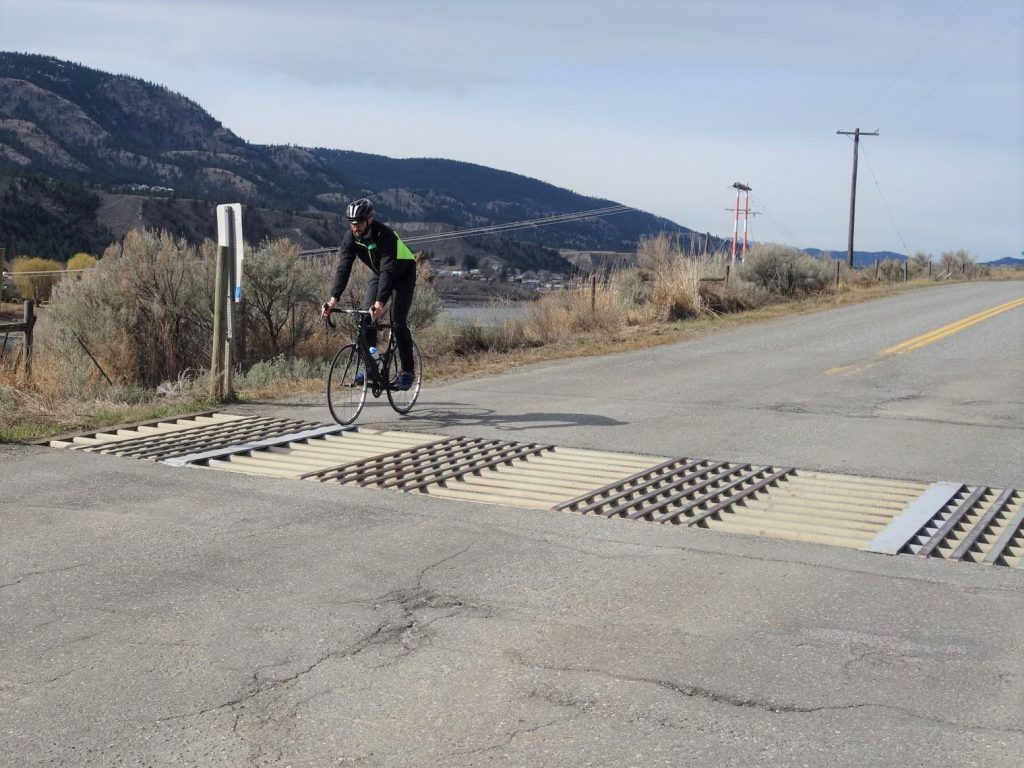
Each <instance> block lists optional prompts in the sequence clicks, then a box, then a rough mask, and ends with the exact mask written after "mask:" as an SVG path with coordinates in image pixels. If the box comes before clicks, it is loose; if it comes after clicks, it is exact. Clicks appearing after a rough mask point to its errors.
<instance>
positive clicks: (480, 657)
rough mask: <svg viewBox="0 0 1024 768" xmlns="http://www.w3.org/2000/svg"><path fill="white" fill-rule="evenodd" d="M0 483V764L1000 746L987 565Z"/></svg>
mask: <svg viewBox="0 0 1024 768" xmlns="http://www.w3.org/2000/svg"><path fill="white" fill-rule="evenodd" d="M5 466H9V467H11V468H12V470H13V471H12V472H10V473H9V474H8V475H7V476H6V478H5V479H4V481H3V493H4V499H5V503H6V506H5V507H4V537H3V540H2V544H0V554H2V557H0V584H2V585H3V586H2V588H0V645H2V647H3V649H4V653H3V655H2V661H0V722H2V727H0V746H2V747H3V749H2V750H0V765H3V766H11V767H12V768H14V766H18V767H19V768H20V767H21V766H35V765H40V766H42V765H47V766H50V765H52V766H57V765H81V766H107V765H149V766H171V765H174V766H263V765H271V766H272V765H280V766H287V765H290V766H321V765H359V766H437V765H446V766H475V765H492V764H493V765H523V766H533V765H559V766H588V765H589V766H628V765H644V766H651V765H665V766H668V765H673V766H678V765H702V766H707V765H715V766H720V765H721V766H769V765H771V766H779V765H826V764H827V765H830V766H851V767H852V766H858V768H859V767H860V766H863V765H873V766H879V765H882V766H884V765H894V766H895V765H901V766H905V765H925V764H927V763H932V764H934V763H935V762H936V761H940V760H941V761H944V762H945V764H955V765H971V764H975V763H977V764H979V765H980V764H984V765H986V766H990V767H991V766H1006V767H1007V768H1009V767H1010V766H1016V765H1017V764H1018V760H1019V755H1020V754H1021V753H1022V752H1024V723H1022V714H1021V713H1022V707H1021V702H1022V700H1024V662H1022V659H1024V655H1022V654H1021V650H1022V649H1021V644H1022V643H1021V638H1022V636H1024V634H1022V631H1021V630H1022V627H1024V619H1022V616H1024V614H1022V612H1021V610H1020V608H1021V598H1022V594H1024V589H1022V583H1021V576H1020V573H1019V572H1016V571H1013V570H1011V569H1007V568H984V567H980V566H971V565H966V564H956V563H948V562H941V561H918V560H916V559H914V558H888V557H881V556H877V555H871V554H867V553H861V552H855V551H851V550H842V549H836V548H829V547H816V546H807V545H801V544H796V543H792V542H778V541H768V540H759V539H751V538H747V537H735V536H726V535H720V534H715V533H714V532H710V531H701V530H689V529H687V530H681V529H678V528H669V527H664V526H651V525H642V524H634V523H630V522H628V521H605V520H596V519H594V518H584V517H579V516H575V515H568V514H557V513H544V512H536V511H528V510H520V509H512V508H502V507H493V506H486V505H475V504H470V503H453V502H449V501H443V500H438V499H432V498H429V497H425V496H416V495H409V494H398V493H387V492H380V491H373V490H366V489H358V488H344V489H343V488H339V487H337V486H333V485H323V484H316V483H309V482H296V481H286V480H274V479H263V478H248V477H244V476H239V475H232V474H229V473H223V472H208V471H204V470H193V469H186V470H183V469H176V468H170V467H166V466H163V465H155V464H150V463H147V462H139V461H132V460H130V459H120V458H115V457H108V456H100V455H93V454H73V453H71V452H67V451H63V452H62V451H51V452H43V453H40V452H38V451H34V450H32V449H26V450H25V453H24V456H21V457H19V455H18V454H17V453H15V456H14V460H13V462H12V463H8V464H6V465H5ZM183 472H184V473H188V482H187V483H182V473H183ZM53 477H60V478H62V481H61V483H60V485H59V486H54V485H48V484H47V483H45V482H40V481H39V479H40V478H53ZM143 486H144V487H145V488H146V489H147V494H146V498H145V499H143V498H141V497H140V495H139V494H137V493H135V492H132V491H129V492H128V493H127V494H126V496H127V497H128V503H126V504H119V503H118V501H117V495H118V489H119V488H129V489H137V488H140V487H143ZM951 755H952V756H955V758H956V759H954V760H952V762H950V760H951V758H950V756H951Z"/></svg>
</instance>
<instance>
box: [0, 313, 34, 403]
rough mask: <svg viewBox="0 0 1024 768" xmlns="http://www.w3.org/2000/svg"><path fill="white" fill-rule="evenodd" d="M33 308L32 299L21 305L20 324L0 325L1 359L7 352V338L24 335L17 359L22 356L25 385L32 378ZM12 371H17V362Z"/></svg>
mask: <svg viewBox="0 0 1024 768" xmlns="http://www.w3.org/2000/svg"><path fill="white" fill-rule="evenodd" d="M35 306H36V303H35V302H34V301H32V299H29V300H28V301H26V302H25V303H24V305H23V308H22V317H21V321H20V322H17V323H0V333H2V334H3V336H4V340H3V344H2V346H0V357H2V356H3V353H4V352H6V351H7V338H8V337H9V336H10V335H11V334H12V333H22V334H24V335H25V340H24V343H23V344H22V353H19V357H20V356H21V354H24V360H25V368H24V371H25V381H26V383H27V382H28V381H29V379H31V377H32V328H33V327H34V326H35V324H36V315H35ZM14 370H15V371H17V370H18V362H17V360H15V363H14Z"/></svg>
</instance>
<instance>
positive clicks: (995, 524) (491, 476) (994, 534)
mask: <svg viewBox="0 0 1024 768" xmlns="http://www.w3.org/2000/svg"><path fill="white" fill-rule="evenodd" d="M50 444H51V445H52V446H54V447H58V448H71V449H74V450H83V451H91V452H98V453H110V454H115V455H119V456H125V457H132V458H139V459H147V460H150V461H163V462H165V463H168V464H172V465H177V466H180V465H186V464H189V465H193V466H205V467H209V468H211V469H220V470H227V471H231V472H242V473H247V474H252V475H260V476H277V477H289V478H296V479H300V478H301V479H308V480H316V481H320V482H336V483H342V484H353V485H362V486H376V487H380V488H393V489H398V490H403V491H416V492H420V493H427V494H431V495H435V496H439V497H444V498H451V499H464V500H469V501H477V502H484V503H496V504H507V505H512V506H519V507H527V508H531V509H544V510H556V511H566V512H574V513H578V514H582V515H594V516H602V517H605V518H616V519H630V520H646V521H649V522H658V523H670V524H674V525H686V526H698V527H703V528H709V529H712V530H721V531H727V532H733V533H744V534H751V535H756V536H770V537H775V538H780V539H787V540H792V541H805V542H816V543H822V544H830V545H838V546H845V547H850V548H853V549H861V550H866V551H869V552H880V553H886V554H893V555H895V554H904V555H908V554H909V555H916V556H918V557H933V558H935V557H937V558H944V559H949V560H967V561H972V562H977V563H987V564H991V565H1001V566H1009V567H1015V568H1022V567H1024V494H1022V492H1021V491H1017V490H1013V489H1006V490H998V489H991V488H987V487H985V486H978V487H968V486H966V485H963V484H957V483H932V484H930V485H928V484H924V483H909V482H901V481H895V480H885V479H881V478H869V477H854V476H850V475H835V474H827V473H819V472H809V471H803V470H796V469H792V468H775V467H771V466H753V465H750V464H735V463H729V462H724V461H712V460H710V459H687V458H666V457H660V456H640V455H635V454H622V453H610V452H606V451H589V450H585V449H573V448H558V447H555V446H552V445H547V444H538V443H518V442H507V441H501V440H487V439H484V438H466V437H447V436H444V435H437V434H419V433H411V432H392V431H379V430H373V429H364V428H358V429H343V428H341V427H338V426H337V425H330V426H328V425H323V424H319V423H314V422H306V421H298V420H289V419H278V418H259V417H244V416H237V415H231V414H219V413H204V414H195V415H192V416H188V417H181V418H178V419H172V420H167V421H153V422H149V423H145V424H138V425H131V426H123V427H112V428H110V429H109V430H107V431H98V432H93V433H86V434H80V435H76V436H73V437H69V438H61V439H54V440H52V441H51V443H50ZM595 488H596V490H594V489H595ZM566 499H568V500H566Z"/></svg>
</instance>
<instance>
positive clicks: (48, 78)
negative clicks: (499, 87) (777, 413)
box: [0, 52, 703, 270]
mask: <svg viewBox="0 0 1024 768" xmlns="http://www.w3.org/2000/svg"><path fill="white" fill-rule="evenodd" d="M0 176H5V177H7V180H6V181H5V182H3V183H4V185H5V186H6V187H8V188H11V187H14V188H20V186H23V185H26V184H30V185H33V186H34V187H35V188H36V193H37V194H39V195H43V196H47V195H48V196H49V200H50V202H49V203H46V204H44V205H43V207H45V208H46V209H47V210H48V211H50V212H51V213H52V214H53V215H54V216H57V217H58V218H62V220H64V221H66V223H65V224H63V225H62V226H63V227H64V228H65V229H68V231H69V232H72V231H73V232H74V234H69V235H68V238H67V242H66V244H65V245H61V244H60V243H58V242H55V241H54V240H53V238H50V239H47V238H45V237H42V236H41V235H40V234H38V232H37V230H38V229H39V228H34V227H31V226H30V227H28V230H29V231H21V230H18V231H15V230H14V229H13V228H12V227H11V225H10V220H11V219H12V218H13V217H14V216H15V215H19V216H20V215H21V214H20V213H19V212H18V211H17V210H15V209H9V208H6V207H4V208H3V209H2V210H0V245H2V244H6V245H7V247H8V252H9V253H15V252H20V250H22V249H25V248H33V249H38V250H36V251H35V252H34V253H33V254H32V255H38V256H47V257H50V258H58V259H64V258H67V256H68V255H69V254H68V253H66V251H67V250H68V247H69V246H70V243H71V240H72V239H73V238H75V237H77V238H79V240H78V241H76V242H81V241H82V239H83V238H84V239H86V240H89V241H90V242H93V241H94V240H95V239H97V238H98V239H99V240H102V239H103V233H104V231H105V230H109V232H110V234H112V235H113V236H114V237H118V236H120V235H121V234H123V232H124V231H125V229H126V228H127V227H129V226H138V225H139V224H142V225H144V226H159V227H166V228H168V229H170V230H171V231H173V232H175V233H176V234H180V235H181V236H184V237H188V238H201V237H210V236H212V235H213V228H214V219H213V206H214V205H216V203H220V202H241V203H243V205H244V209H245V210H246V211H247V216H248V218H249V223H250V224H251V228H249V227H246V228H245V233H246V239H248V240H250V241H254V242H255V241H258V240H259V239H261V238H262V237H265V236H276V235H277V234H281V233H288V234H289V235H290V236H292V237H294V238H295V239H296V240H298V241H299V242H300V244H301V245H302V246H303V247H316V246H329V245H333V244H335V243H336V242H337V241H338V239H339V238H340V231H341V230H340V226H341V222H340V219H339V215H338V214H339V212H340V210H341V207H342V205H343V203H344V201H345V200H347V199H349V198H352V197H356V196H362V195H368V196H370V197H372V198H373V200H374V204H375V206H376V207H377V209H378V211H379V215H380V218H382V219H384V220H385V221H389V222H391V223H392V224H394V225H396V226H398V227H399V228H403V229H411V228H416V227H414V226H413V225H416V226H418V227H419V228H423V227H427V228H434V229H452V228H458V229H464V228H475V227H481V226H491V225H500V224H505V223H509V222H515V221H523V220H529V219H535V218H541V217H545V216H551V215H558V214H567V213H574V212H580V211H589V210H593V209H597V208H603V207H607V206H610V205H614V204H615V203H614V202H612V201H609V200H603V199H597V198H591V197H585V196H582V195H578V194H576V193H574V192H571V191H569V190H566V189H562V188H559V187H556V186H554V185H551V184H547V183H545V182H543V181H539V180H537V179H532V178H529V177H526V176H520V175H517V174H513V173H509V172H506V171H500V170H495V169H493V168H487V167H484V166H480V165H474V164H471V163H464V162H458V161H453V160H443V159H437V158H420V159H393V158H388V157H382V156H379V155H370V154H363V153H358V152H351V151H346V150H343V149H332V148H323V147H318V148H304V147H296V146H268V145H259V144H250V143H248V142H247V141H245V140H244V139H242V138H240V137H239V136H237V135H235V134H234V133H233V132H232V131H231V130H230V129H228V128H227V127H225V126H224V125H223V124H222V123H220V122H219V121H218V120H216V119H215V118H214V117H213V116H211V115H210V114H208V113H207V112H206V111H204V110H203V109H202V107H200V106H199V105H198V104H196V103H195V102H193V101H191V100H190V99H188V98H187V97H185V96H183V95H181V94H177V93H174V92H172V91H170V90H168V89H166V88H164V87H162V86H160V85H157V84H153V83H148V82H145V81H143V80H140V79H138V78H133V77H128V76H124V75H113V74H109V73H105V72H101V71H98V70H95V69H90V68H88V67H84V66H82V65H79V64H74V63H71V62H67V61H60V60H58V59H53V58H49V57H44V56H37V55H32V54H21V53H10V52H0ZM48 179H52V180H56V181H59V182H61V183H62V184H63V185H64V186H63V187H62V189H65V190H72V189H77V190H78V191H77V192H75V193H71V192H66V193H65V195H64V197H65V198H67V197H68V196H69V195H70V196H71V197H73V198H75V201H76V202H75V203H74V204H71V203H69V202H68V200H64V202H63V203H62V202H61V201H60V200H58V197H59V195H58V194H57V193H56V191H54V190H56V187H54V186H51V187H47V186H46V185H47V183H49V182H46V181H45V180H48ZM40 180H43V181H40ZM76 185H77V186H76ZM47 189H49V191H46V190H47ZM85 201H88V204H87V205H86V204H85ZM97 201H98V203H97ZM79 203H81V205H79ZM5 205H6V204H5ZM83 206H84V207H83ZM86 209H89V210H86ZM62 211H63V213H62ZM90 211H91V212H90ZM663 231H665V232H672V233H677V234H679V236H680V237H682V238H683V239H684V243H685V242H686V241H687V239H688V238H691V237H692V238H695V237H696V236H695V234H694V233H693V232H692V231H691V230H688V229H686V228H685V227H682V226H680V225H678V224H676V223H674V222H672V221H669V220H667V219H664V218H660V217H657V216H653V215H651V214H648V213H644V212H642V211H632V212H628V213H623V214H619V215H615V216H609V217H606V218H601V219H597V218H595V219H587V220H582V221H574V222H569V223H563V224H558V225H552V226H546V227H543V228H538V229H534V230H524V231H522V232H517V233H516V235H515V240H514V241H513V240H510V239H508V238H498V237H491V238H487V239H483V238H476V239H472V240H470V241H469V242H461V243H458V244H457V242H456V241H442V242H439V243H437V244H436V245H435V246H433V250H435V251H436V252H437V254H438V255H439V256H441V257H444V258H449V259H450V258H460V257H463V256H464V252H465V251H466V249H467V248H470V249H473V248H475V249H476V250H477V251H478V253H477V254H476V255H477V256H491V257H494V258H496V259H499V260H503V261H508V262H509V263H510V264H511V263H512V262H514V261H516V260H519V261H522V262H531V261H532V262H535V263H536V262H544V263H545V264H547V265H548V267H550V268H552V269H555V270H561V269H565V268H566V265H567V262H565V261H564V260H562V259H561V257H559V256H558V255H557V252H556V249H571V250H602V251H631V250H634V249H635V248H636V244H637V242H638V240H639V238H641V237H643V236H645V235H653V234H657V233H659V232H663ZM33 232H36V233H35V234H33ZM701 237H703V235H702V236H701ZM512 243H516V244H515V245H513V244H512ZM91 248H92V249H93V250H95V247H94V246H91ZM512 265H513V266H518V265H517V264H512Z"/></svg>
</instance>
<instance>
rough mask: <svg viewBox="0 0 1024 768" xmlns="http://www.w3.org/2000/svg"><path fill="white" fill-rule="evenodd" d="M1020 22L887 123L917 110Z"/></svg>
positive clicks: (1012, 25)
mask: <svg viewBox="0 0 1024 768" xmlns="http://www.w3.org/2000/svg"><path fill="white" fill-rule="evenodd" d="M1022 21H1024V15H1021V16H1018V17H1017V20H1016V21H1014V22H1013V23H1012V24H1010V25H1009V26H1008V27H1005V28H1004V29H1003V31H1002V32H1000V33H999V35H997V36H996V37H995V39H994V40H992V41H990V42H989V43H988V44H987V45H986V46H985V47H983V48H982V49H981V50H980V51H978V52H977V53H976V54H974V55H973V56H971V58H969V59H968V60H967V61H965V62H964V63H963V64H961V65H960V67H959V68H957V69H956V70H955V71H954V72H953V73H952V74H950V75H949V76H948V77H947V78H946V79H945V80H942V81H941V82H939V83H938V85H936V86H934V87H933V88H932V89H931V90H929V91H928V92H927V93H925V94H924V95H923V96H922V97H921V98H920V99H918V100H917V101H916V102H914V103H913V104H912V105H911V106H909V107H907V108H906V109H905V110H903V111H902V112H900V113H899V114H898V115H896V117H895V118H893V120H891V121H889V122H890V123H891V122H893V121H895V120H898V119H899V118H901V117H903V115H905V114H907V113H908V112H912V111H913V110H915V109H917V108H918V106H920V105H921V104H922V103H923V102H924V101H925V100H927V99H928V98H929V97H930V96H931V95H932V94H933V93H935V92H936V91H937V90H939V89H940V88H942V87H943V86H944V85H946V83H948V82H949V81H950V80H952V79H953V78H954V77H956V76H957V75H959V74H960V73H961V72H963V71H964V70H965V69H967V67H969V66H970V65H971V64H973V63H974V62H975V61H976V60H977V59H979V58H981V56H982V54H984V53H985V52H987V51H988V49H989V48H991V47H993V46H994V45H995V44H996V43H998V42H999V41H1001V40H1002V39H1003V38H1004V37H1006V36H1007V35H1008V34H1010V32H1011V31H1012V30H1013V29H1014V28H1015V27H1016V26H1017V25H1018V24H1020V23H1021V22H1022Z"/></svg>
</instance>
